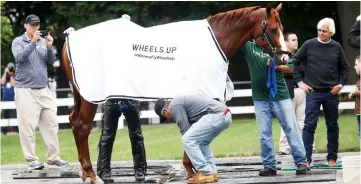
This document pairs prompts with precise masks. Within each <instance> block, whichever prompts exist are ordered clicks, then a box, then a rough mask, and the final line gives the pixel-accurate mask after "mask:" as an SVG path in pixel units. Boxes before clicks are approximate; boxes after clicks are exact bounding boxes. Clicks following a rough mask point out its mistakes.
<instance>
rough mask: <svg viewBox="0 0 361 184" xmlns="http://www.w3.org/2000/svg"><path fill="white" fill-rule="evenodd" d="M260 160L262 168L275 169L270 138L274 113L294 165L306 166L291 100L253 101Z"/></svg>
mask: <svg viewBox="0 0 361 184" xmlns="http://www.w3.org/2000/svg"><path fill="white" fill-rule="evenodd" d="M254 106H255V111H256V120H257V126H258V136H259V139H260V145H261V159H262V162H263V166H264V167H268V168H271V169H274V170H275V169H276V165H277V162H276V159H275V152H274V148H273V136H272V114H273V113H274V114H275V115H276V117H277V119H278V121H279V122H280V124H281V127H282V129H283V131H284V132H285V134H286V137H287V140H288V143H289V145H290V148H291V151H292V157H293V160H294V163H295V164H306V151H305V148H304V146H303V142H302V138H301V132H299V131H298V127H297V126H298V125H297V121H296V115H295V110H294V107H293V104H292V101H291V99H286V100H281V101H254Z"/></svg>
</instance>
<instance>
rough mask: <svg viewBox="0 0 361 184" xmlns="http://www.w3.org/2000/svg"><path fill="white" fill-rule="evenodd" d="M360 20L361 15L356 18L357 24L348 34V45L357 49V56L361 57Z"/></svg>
mask: <svg viewBox="0 0 361 184" xmlns="http://www.w3.org/2000/svg"><path fill="white" fill-rule="evenodd" d="M360 19H361V15H359V16H358V17H357V18H356V22H355V23H354V24H353V26H352V28H351V30H350V32H349V33H348V44H349V45H350V46H351V47H353V48H355V49H357V55H360Z"/></svg>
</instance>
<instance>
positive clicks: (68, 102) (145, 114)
mask: <svg viewBox="0 0 361 184" xmlns="http://www.w3.org/2000/svg"><path fill="white" fill-rule="evenodd" d="M354 88H355V86H354V85H349V86H345V87H344V88H343V89H342V90H341V92H340V94H341V93H347V94H348V93H350V92H351V91H353V90H354ZM251 96H252V90H251V89H240V90H235V94H234V97H233V98H239V97H251ZM147 101H148V100H147ZM149 101H151V100H149ZM56 105H57V106H58V107H59V106H72V105H74V101H73V98H58V99H56ZM354 107H355V102H341V103H340V104H339V109H353V108H354ZM15 108H16V107H15V102H13V101H11V102H0V109H15ZM229 108H230V110H231V112H232V114H252V113H254V112H255V110H254V106H236V107H229ZM321 109H322V107H321ZM140 118H158V116H157V115H156V114H155V112H154V110H144V111H141V116H140ZM100 120H101V113H97V114H96V115H95V118H94V121H100ZM120 120H124V118H123V116H121V117H120ZM57 121H58V123H69V115H59V116H57ZM120 122H123V121H120ZM8 123H9V121H8V119H1V121H0V125H1V127H4V126H8ZM17 125H18V122H17V119H16V118H12V119H10V124H9V126H17ZM118 128H123V124H122V123H119V126H118Z"/></svg>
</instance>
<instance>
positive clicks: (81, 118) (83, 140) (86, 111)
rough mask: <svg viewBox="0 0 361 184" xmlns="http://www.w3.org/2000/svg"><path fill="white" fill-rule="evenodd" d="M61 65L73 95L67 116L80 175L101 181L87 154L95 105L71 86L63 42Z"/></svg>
mask: <svg viewBox="0 0 361 184" xmlns="http://www.w3.org/2000/svg"><path fill="white" fill-rule="evenodd" d="M62 66H63V69H64V71H65V74H66V77H67V78H68V81H69V82H70V87H71V88H72V91H73V96H74V109H73V111H72V112H71V114H70V116H69V121H70V126H71V128H72V130H73V135H74V139H75V143H76V147H77V150H78V159H79V162H80V165H81V167H80V173H79V175H80V177H81V179H82V180H83V181H85V180H86V178H87V176H90V179H91V181H92V183H103V181H102V180H101V179H100V178H99V177H97V176H96V175H95V173H94V171H93V168H92V164H91V161H90V156H89V146H88V137H89V133H90V130H91V127H92V122H93V119H94V116H95V113H96V109H97V105H95V104H91V103H89V102H87V101H85V100H84V99H83V98H82V97H81V96H80V94H79V92H78V91H77V89H75V88H74V86H73V84H74V83H73V74H72V70H71V65H70V60H69V58H68V50H67V45H66V43H64V46H63V52H62Z"/></svg>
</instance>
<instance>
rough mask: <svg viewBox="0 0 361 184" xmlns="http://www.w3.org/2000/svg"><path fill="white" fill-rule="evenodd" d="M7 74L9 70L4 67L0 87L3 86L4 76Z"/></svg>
mask: <svg viewBox="0 0 361 184" xmlns="http://www.w3.org/2000/svg"><path fill="white" fill-rule="evenodd" d="M8 72H9V69H8V68H7V67H5V71H4V73H3V76H2V77H1V85H4V84H5V83H6V74H7V73H8Z"/></svg>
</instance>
